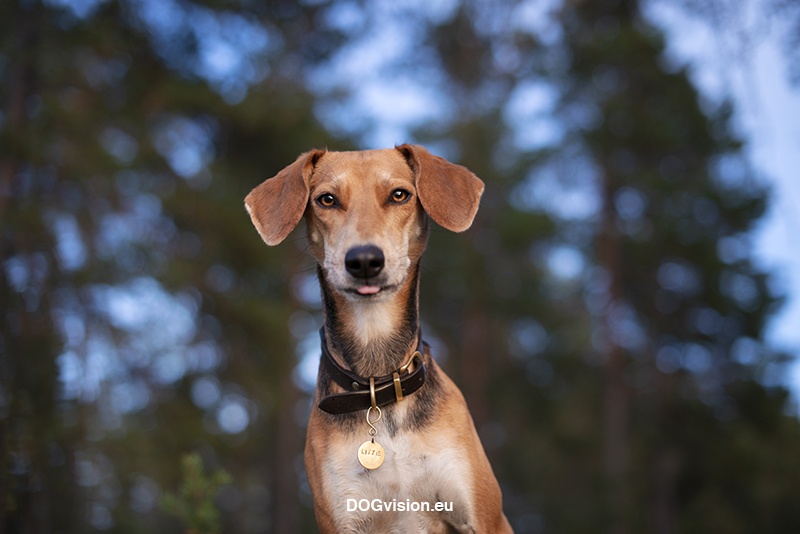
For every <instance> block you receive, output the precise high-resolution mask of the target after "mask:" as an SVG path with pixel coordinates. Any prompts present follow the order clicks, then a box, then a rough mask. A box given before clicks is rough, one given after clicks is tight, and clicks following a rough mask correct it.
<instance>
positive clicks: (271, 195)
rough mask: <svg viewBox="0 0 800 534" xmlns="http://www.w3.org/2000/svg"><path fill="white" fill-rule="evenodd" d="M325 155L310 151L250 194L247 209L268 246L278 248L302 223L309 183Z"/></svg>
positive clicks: (320, 151)
mask: <svg viewBox="0 0 800 534" xmlns="http://www.w3.org/2000/svg"><path fill="white" fill-rule="evenodd" d="M324 153H325V151H324V150H311V151H309V152H305V153H303V154H300V157H299V158H297V160H296V161H295V162H294V163H292V164H291V165H289V166H288V167H286V168H285V169H283V170H282V171H281V172H279V173H278V174H276V175H275V176H273V177H272V178H270V179H269V180H265V181H264V182H263V183H262V184H261V185H259V186H258V187H256V188H255V189H253V190H252V191H250V194H249V195H247V197H246V198H245V199H244V207H245V208H246V209H247V213H248V214H250V219H251V220H252V221H253V224H254V225H255V227H256V230H258V233H259V234H261V239H263V240H264V243H266V244H267V245H270V246H272V245H277V244H278V243H280V242H281V241H283V240H284V239H286V236H288V235H289V233H290V232H291V231H292V230H293V229H294V227H295V226H297V223H299V222H300V218H301V217H302V216H303V212H305V210H306V205H307V204H308V179H309V177H310V176H311V173H312V172H313V171H314V165H316V163H317V161H318V160H319V158H320V157H322V155H323V154H324Z"/></svg>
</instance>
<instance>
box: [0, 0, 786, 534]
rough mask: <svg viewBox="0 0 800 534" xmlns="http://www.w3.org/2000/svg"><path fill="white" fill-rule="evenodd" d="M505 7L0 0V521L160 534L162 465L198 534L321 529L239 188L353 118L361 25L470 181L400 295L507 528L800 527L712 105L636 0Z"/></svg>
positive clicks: (296, 279) (429, 137)
mask: <svg viewBox="0 0 800 534" xmlns="http://www.w3.org/2000/svg"><path fill="white" fill-rule="evenodd" d="M531 5H532V4H531V3H529V2H515V1H508V2H481V1H477V0H476V1H469V2H462V3H456V4H454V6H453V7H452V9H450V10H449V11H448V9H445V8H443V7H441V6H439V7H438V8H436V9H435V7H436V6H428V7H425V6H418V7H417V8H413V9H412V8H408V7H406V6H400V5H391V6H388V7H387V5H384V4H382V3H380V2H372V1H365V2H338V1H334V2H325V1H323V2H300V3H296V2H283V1H278V2H270V3H268V4H263V5H262V4H260V3H257V2H256V3H252V2H239V3H215V2H211V3H209V2H171V1H166V0H165V1H164V2H145V1H128V0H124V1H117V2H98V3H92V2H83V3H82V2H74V3H72V2H44V3H39V2H27V1H21V2H10V3H8V2H6V3H4V4H2V6H0V106H1V107H0V110H2V114H1V115H0V218H1V219H2V228H0V313H2V319H0V385H1V386H2V389H0V458H2V461H3V464H2V465H3V466H4V467H3V469H2V474H0V503H8V504H7V506H5V507H4V508H3V509H2V516H0V525H2V527H0V531H3V530H2V529H3V528H5V531H8V532H23V533H27V532H84V531H94V530H101V531H107V530H113V531H114V532H131V533H133V532H174V531H175V530H176V529H177V528H179V527H178V525H177V523H176V521H175V520H174V519H173V518H171V517H169V516H168V514H165V513H163V512H162V511H160V510H159V508H158V506H157V504H158V502H159V500H160V499H161V495H162V488H170V487H172V488H174V487H180V488H181V490H180V491H179V493H178V495H168V496H166V497H164V502H165V506H166V507H167V508H169V509H170V510H171V512H172V513H173V514H176V515H178V516H180V517H181V518H182V520H183V522H184V523H185V524H186V525H187V526H188V527H189V528H190V529H192V530H194V531H196V532H198V533H199V532H231V533H233V532H264V531H271V532H275V533H295V532H314V531H316V530H315V528H316V527H315V526H314V525H315V524H314V519H313V513H312V510H311V500H310V494H309V492H308V486H307V483H306V482H305V480H304V477H303V473H302V470H301V469H300V466H301V465H302V461H301V456H302V455H301V451H302V439H303V438H302V434H303V426H302V425H303V424H304V423H305V418H306V415H307V410H308V409H311V404H310V403H311V401H310V399H309V396H308V394H307V390H306V389H304V388H307V387H308V384H307V377H306V376H305V375H306V374H308V373H306V372H305V371H304V369H305V368H306V367H309V365H308V363H309V362H311V364H312V365H310V367H314V365H313V364H314V362H315V358H316V357H317V356H318V345H317V343H318V340H317V339H316V336H315V332H316V329H317V328H318V326H319V321H320V318H319V308H318V302H317V301H316V300H315V299H316V293H317V291H318V288H317V286H316V281H315V278H316V275H315V273H314V270H313V264H312V262H311V261H310V259H308V258H307V257H306V256H304V251H303V247H304V246H305V245H304V243H303V238H302V233H303V229H302V228H300V229H298V230H297V231H296V232H295V234H293V235H292V236H291V237H290V238H289V240H287V242H285V243H284V244H282V245H281V246H279V247H275V248H270V247H266V246H265V245H264V244H263V243H262V242H261V240H260V239H259V237H258V235H257V233H256V232H255V230H254V229H253V228H252V226H251V224H250V221H249V220H248V217H247V215H246V213H245V212H244V209H243V207H242V199H243V198H244V196H245V195H246V193H247V192H248V191H249V190H250V189H251V188H252V187H254V186H255V185H257V184H258V183H260V182H261V181H262V180H264V179H266V178H268V177H270V176H273V175H274V174H276V173H277V172H278V171H279V170H280V169H281V168H283V167H284V166H286V165H287V164H288V163H290V162H292V161H294V159H295V158H296V156H297V155H298V154H299V153H301V152H303V151H305V150H308V149H309V148H311V147H324V146H328V147H329V148H331V149H350V148H353V147H355V146H357V145H358V143H359V141H360V140H363V139H366V138H369V135H370V131H369V130H370V128H371V127H372V123H371V122H370V121H369V120H360V119H358V120H357V114H356V113H355V112H354V111H353V110H354V109H355V107H354V106H357V105H359V104H360V102H358V101H357V100H358V99H356V100H355V101H354V100H353V99H349V98H348V95H350V94H361V93H358V90H359V88H358V87H354V86H353V84H354V83H356V80H355V79H350V78H349V77H348V76H346V75H343V74H340V73H339V72H340V71H341V69H343V68H344V67H348V64H347V63H346V61H345V60H344V59H342V58H348V57H349V58H352V57H357V58H358V57H362V56H359V54H358V53H357V52H358V50H359V48H358V47H359V46H360V45H362V44H363V43H370V42H382V39H383V35H384V34H383V33H381V31H382V29H384V28H385V26H382V25H386V24H389V25H392V24H394V25H395V26H393V27H392V28H393V29H394V30H395V31H396V33H388V34H387V35H395V37H397V36H398V35H402V38H404V39H409V40H411V41H412V42H413V51H414V54H405V53H403V54H396V55H395V56H392V57H391V58H390V59H387V61H389V63H387V65H386V66H384V67H382V68H380V69H379V68H376V69H375V72H374V76H375V78H378V77H381V76H383V77H387V76H388V78H389V79H390V80H392V81H394V80H395V79H398V80H402V81H403V83H409V80H412V81H414V80H416V81H420V80H421V82H420V84H419V85H423V86H425V87H426V88H429V89H430V90H431V91H432V92H433V93H435V94H436V98H435V99H434V102H437V106H440V107H441V110H445V111H441V110H439V112H436V113H429V114H428V115H425V114H424V113H422V114H421V115H422V116H428V117H433V119H431V120H429V121H428V122H425V121H424V120H420V121H417V122H416V123H414V126H416V127H415V129H413V137H414V138H415V139H416V140H417V141H419V142H422V143H424V144H427V145H428V146H430V147H432V148H435V151H438V152H440V153H441V154H442V155H445V156H447V157H448V158H449V159H451V160H453V161H456V162H458V163H460V164H462V165H465V166H467V167H468V168H470V169H471V170H472V171H474V172H475V173H476V174H477V175H478V176H480V177H481V178H482V179H483V180H484V181H485V182H486V186H487V187H486V191H485V194H484V197H483V199H482V205H481V209H480V211H479V213H478V217H477V219H476V221H475V224H474V226H473V228H472V229H470V230H469V231H468V232H466V233H464V234H460V235H457V236H456V235H452V234H450V233H448V232H444V231H439V230H437V229H434V231H433V233H432V235H431V238H430V243H429V247H428V251H427V252H426V254H425V256H424V257H423V265H422V267H423V268H422V275H421V276H422V278H421V318H422V321H423V328H424V334H425V337H426V339H428V340H432V341H433V342H434V343H433V347H434V350H435V351H436V352H437V354H438V355H439V356H440V357H441V363H442V365H443V366H444V367H445V368H446V370H447V372H448V373H449V374H450V375H451V376H452V377H453V378H454V380H455V381H456V383H457V384H458V385H459V387H460V388H461V389H462V391H463V392H464V394H465V397H466V399H467V402H468V404H469V406H470V410H471V412H472V415H473V418H474V420H475V423H476V427H477V428H478V431H479V433H480V436H481V439H482V440H483V442H484V446H485V448H486V449H487V453H488V455H489V457H490V460H491V461H492V465H493V467H494V469H495V472H496V474H497V475H498V479H499V480H500V482H501V485H502V486H503V492H504V503H505V508H506V512H507V516H508V517H509V519H510V521H511V523H512V526H514V528H515V531H516V532H519V533H524V532H531V533H541V532H574V533H583V532H587V533H588V532H615V533H625V532H628V533H633V532H639V531H649V532H663V533H672V532H687V533H691V532H715V533H717V532H718V533H728V532H730V533H734V532H794V531H800V512H799V511H798V508H797V506H796V505H795V504H796V503H795V502H794V501H795V500H796V498H795V497H796V495H798V494H800V461H798V460H797V458H798V457H797V454H796V451H797V450H798V448H800V423H798V420H797V418H796V416H794V415H791V410H792V406H791V404H790V401H789V398H788V394H787V392H786V391H785V389H783V387H782V386H781V382H780V375H781V372H782V370H783V368H784V365H785V364H786V363H787V362H788V361H789V360H790V356H789V355H786V354H781V353H777V352H775V351H773V350H772V349H770V347H769V346H767V345H766V343H765V341H764V339H763V334H764V327H765V325H766V324H767V322H768V320H769V317H770V315H771V314H772V313H774V311H775V310H776V309H777V306H779V304H780V295H777V294H775V293H773V292H772V291H771V289H770V284H769V277H768V274H767V273H764V272H762V271H760V270H759V269H758V268H757V267H756V266H755V265H754V264H753V262H752V260H751V258H750V253H749V242H748V239H749V237H748V232H749V231H750V230H751V229H752V228H753V226H754V225H755V224H756V223H757V221H758V220H759V217H761V215H762V214H763V213H764V210H765V209H766V206H767V203H768V191H766V190H765V188H764V187H763V185H761V183H760V182H759V180H757V179H756V178H755V177H754V173H753V171H752V169H750V168H749V167H748V165H747V162H746V159H745V156H744V154H743V151H742V143H741V141H740V139H738V137H737V135H735V133H734V132H733V129H732V127H731V115H732V113H733V110H732V109H731V108H730V105H729V104H719V105H714V104H713V103H708V102H704V101H703V100H702V99H701V98H700V97H699V96H698V94H697V92H696V91H695V89H694V88H693V87H692V85H691V83H690V82H689V79H688V77H687V76H686V73H685V72H683V71H680V72H667V71H665V70H664V68H662V62H661V60H660V57H661V55H662V53H663V42H662V41H661V37H660V36H659V35H658V33H657V32H656V31H655V30H654V29H653V28H651V27H649V26H648V25H647V23H646V22H645V21H643V20H642V19H641V17H640V15H639V6H638V4H637V2H635V1H633V0H598V1H588V0H581V1H578V0H576V1H568V2H565V3H564V5H563V6H560V7H559V9H558V10H557V11H555V12H553V13H551V14H545V15H543V19H542V20H544V24H539V26H537V25H536V24H534V23H530V20H531V19H530V17H529V16H528V15H526V13H528V12H527V11H526V10H529V9H531ZM81 6H83V7H81ZM387 10H388V11H387ZM387 13H388V15H387ZM397 28H400V29H402V31H400V32H397ZM374 32H377V37H376V34H374ZM397 38H398V39H400V37H397ZM370 39H372V41H370ZM375 39H377V41H376V40H375ZM226 47H228V48H226ZM231 50H233V51H234V52H235V53H233V54H232V55H226V54H228V53H229V52H231ZM348 54H350V55H348ZM231 58H233V59H231ZM362 59H363V57H362ZM376 61H377V60H376ZM386 71H389V72H390V73H391V74H390V75H387V74H386ZM344 72H347V73H350V72H351V71H350V70H346V71H344ZM337 73H339V74H337ZM328 76H330V78H331V79H328ZM333 78H336V79H333ZM401 86H402V87H405V85H401ZM354 102H355V103H354ZM368 103H370V102H368ZM317 117H322V118H323V119H325V124H324V125H323V124H322V123H320V121H319V120H318V119H317ZM331 132H336V134H337V135H338V137H337V135H334V134H332V133H331ZM345 134H346V135H345ZM404 141H409V139H397V140H396V142H397V143H398V144H399V143H401V142H404ZM190 451H192V452H194V453H196V454H193V455H186V453H187V452H190ZM179 458H183V460H182V461H179V460H178V459H179ZM200 458H202V461H201V460H200ZM203 464H205V466H206V468H208V469H209V470H210V471H213V472H214V473H215V474H213V475H210V476H208V475H205V474H203V469H202V465H203ZM181 469H183V473H182V472H181ZM222 472H226V473H228V474H229V475H230V481H228V480H226V479H225V478H224V477H223V475H220V473H222ZM181 480H182V482H181ZM229 482H230V483H229ZM222 486H224V487H222ZM220 487H221V488H222V489H221V490H220V491H219V492H217V489H219V488H220ZM215 495H216V497H215ZM217 507H218V508H219V515H217V513H218V512H217Z"/></svg>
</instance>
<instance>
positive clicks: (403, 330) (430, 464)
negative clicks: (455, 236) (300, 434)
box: [245, 144, 512, 534]
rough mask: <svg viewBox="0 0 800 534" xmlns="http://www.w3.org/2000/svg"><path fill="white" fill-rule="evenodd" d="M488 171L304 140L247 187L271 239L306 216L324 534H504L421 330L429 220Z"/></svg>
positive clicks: (489, 486) (474, 443)
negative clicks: (317, 321) (313, 292)
mask: <svg viewBox="0 0 800 534" xmlns="http://www.w3.org/2000/svg"><path fill="white" fill-rule="evenodd" d="M483 188H484V185H483V182H482V181H481V180H480V179H479V178H478V177H477V176H475V175H474V174H473V173H472V172H470V171H469V170H467V169H466V168H465V167H462V166H460V165H455V164H453V163H450V162H448V161H447V160H445V159H443V158H441V157H438V156H434V155H432V154H431V153H430V152H428V151H427V150H426V149H425V148H423V147H421V146H418V145H409V144H404V145H401V146H397V147H395V148H393V149H384V150H368V151H358V152H333V151H327V150H311V151H309V152H306V153H304V154H301V155H300V157H298V158H297V160H296V161H295V162H294V163H292V164H291V165H289V166H288V167H286V168H285V169H283V170H282V171H280V172H279V173H278V174H277V175H276V176H274V177H273V178H270V179H268V180H266V181H265V182H263V183H262V184H261V185H259V186H258V187H256V188H255V189H253V191H252V192H251V193H250V194H249V195H248V196H247V198H246V199H245V207H246V209H247V212H248V213H249V215H250V217H251V220H252V222H253V224H254V225H255V227H256V229H257V230H258V232H259V234H260V235H261V237H262V239H263V240H264V242H265V243H266V244H267V245H270V246H273V245H277V244H279V243H280V242H281V241H283V240H284V239H285V238H286V237H287V235H288V234H289V233H290V232H291V231H292V230H293V229H294V228H295V226H296V225H297V224H298V223H299V221H300V219H301V218H302V217H303V216H305V219H306V225H307V235H308V242H309V250H310V253H311V255H312V256H313V258H314V259H315V260H316V262H317V272H318V275H319V284H320V287H321V290H322V302H323V315H324V325H323V327H322V330H321V331H320V335H321V346H322V357H321V360H320V367H319V373H318V377H317V386H316V393H315V396H314V403H315V407H314V408H313V409H312V412H311V415H310V418H309V422H308V432H307V436H306V446H305V454H304V460H305V468H306V474H307V476H308V483H309V485H310V487H311V493H312V496H313V499H314V513H315V516H316V520H317V524H318V525H319V529H320V531H321V532H322V533H323V534H328V533H343V532H350V533H368V532H369V533H373V532H376V533H389V532H397V533H401V532H426V533H430V534H438V533H445V532H459V533H467V532H470V533H500V532H512V531H511V527H510V525H509V523H508V520H507V519H506V517H505V515H504V514H503V511H502V496H501V492H500V486H499V485H498V483H497V480H496V479H495V477H494V474H493V472H492V468H491V466H490V465H489V461H488V459H487V458H486V454H485V452H484V450H483V447H482V445H481V442H480V440H479V439H478V434H477V432H476V431H475V425H474V423H473V421H472V417H471V416H470V414H469V410H468V408H467V405H466V402H465V401H464V397H463V395H462V394H461V391H460V390H459V389H458V387H456V385H455V384H454V383H453V381H452V380H451V379H450V378H449V377H448V376H447V375H446V374H445V373H444V372H443V371H442V370H441V369H440V368H439V366H438V365H437V364H436V362H435V361H434V359H433V358H432V357H431V354H430V348H429V347H428V346H427V345H425V344H423V343H422V341H421V339H422V336H421V331H420V322H419V312H418V302H419V274H420V257H421V256H422V253H423V251H424V250H425V247H426V244H427V239H428V232H429V219H433V221H435V222H436V223H437V224H439V225H440V226H442V227H444V228H446V229H447V230H450V231H453V232H462V231H464V230H466V229H467V228H469V227H470V226H471V225H472V221H473V219H474V217H475V214H476V212H477V210H478V204H479V202H480V198H481V195H482V193H483Z"/></svg>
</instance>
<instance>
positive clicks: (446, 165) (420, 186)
mask: <svg viewBox="0 0 800 534" xmlns="http://www.w3.org/2000/svg"><path fill="white" fill-rule="evenodd" d="M395 148H396V149H397V150H399V151H400V153H401V154H403V156H404V157H405V158H406V161H408V164H409V166H411V170H413V171H414V180H415V182H416V186H417V194H418V195H419V201H420V202H421V203H422V207H423V208H424V209H425V212H426V213H427V214H428V215H430V216H431V219H433V220H434V221H436V223H437V224H439V225H440V226H442V227H444V228H447V229H448V230H450V231H451V232H463V231H464V230H466V229H467V228H469V227H470V226H472V220H473V219H474V218H475V214H476V213H477V212H478V203H479V202H480V200H481V194H483V182H482V181H481V180H480V178H478V177H477V176H475V175H474V174H472V173H471V172H470V171H469V170H468V169H467V168H466V167H462V166H461V165H456V164H454V163H450V162H449V161H447V160H446V159H444V158H440V157H439V156H434V155H433V154H431V153H430V152H428V151H427V150H426V149H425V148H424V147H421V146H419V145H408V144H406V145H400V146H397V147H395Z"/></svg>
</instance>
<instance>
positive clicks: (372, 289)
mask: <svg viewBox="0 0 800 534" xmlns="http://www.w3.org/2000/svg"><path fill="white" fill-rule="evenodd" d="M380 290H381V288H379V287H378V286H361V287H359V288H358V289H357V291H358V292H359V293H361V294H362V295H374V294H375V293H377V292H378V291H380Z"/></svg>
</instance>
